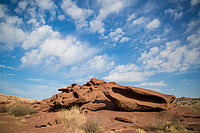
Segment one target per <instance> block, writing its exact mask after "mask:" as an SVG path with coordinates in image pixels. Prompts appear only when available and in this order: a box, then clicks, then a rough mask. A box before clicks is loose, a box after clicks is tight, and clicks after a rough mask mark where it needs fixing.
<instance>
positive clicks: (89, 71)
mask: <svg viewBox="0 0 200 133" xmlns="http://www.w3.org/2000/svg"><path fill="white" fill-rule="evenodd" d="M113 67H114V61H112V60H111V59H110V58H109V57H108V56H107V55H98V56H95V57H94V58H92V59H89V60H88V61H87V62H85V63H83V64H81V65H80V66H73V67H72V68H71V70H70V71H71V72H70V73H71V74H72V75H77V76H84V75H87V76H89V75H90V77H91V76H92V75H95V74H98V73H103V72H106V71H108V70H110V69H112V68H113Z"/></svg>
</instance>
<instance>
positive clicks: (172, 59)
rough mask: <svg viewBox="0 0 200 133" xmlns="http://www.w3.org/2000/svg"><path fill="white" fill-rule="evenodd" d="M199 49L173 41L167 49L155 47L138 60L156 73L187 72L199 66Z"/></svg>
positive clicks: (166, 45) (168, 43) (168, 44)
mask: <svg viewBox="0 0 200 133" xmlns="http://www.w3.org/2000/svg"><path fill="white" fill-rule="evenodd" d="M199 50H200V49H199V48H191V47H189V46H187V45H183V46H181V45H180V41H179V40H176V41H171V42H167V43H166V44H165V48H158V47H153V48H151V49H150V51H149V52H146V51H145V52H144V53H142V54H141V57H140V58H139V59H138V60H139V61H140V60H142V62H143V65H145V68H146V69H149V70H155V71H156V73H161V72H166V73H171V72H175V71H186V70H188V69H189V68H191V67H193V66H195V65H198V64H199V63H198V62H199V60H200V52H199Z"/></svg>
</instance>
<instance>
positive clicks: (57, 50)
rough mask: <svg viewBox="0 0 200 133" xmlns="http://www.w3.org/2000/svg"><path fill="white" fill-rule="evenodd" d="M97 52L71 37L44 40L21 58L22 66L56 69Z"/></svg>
mask: <svg viewBox="0 0 200 133" xmlns="http://www.w3.org/2000/svg"><path fill="white" fill-rule="evenodd" d="M95 52H97V50H96V49H94V48H91V47H89V46H88V45H87V44H85V43H82V42H80V41H79V40H77V38H75V37H73V36H67V37H66V38H64V39H60V38H46V39H45V40H44V41H43V42H42V44H40V45H39V47H38V48H37V49H34V50H32V51H30V52H26V53H25V56H23V57H22V58H21V62H22V65H23V66H27V65H37V64H44V66H46V67H48V66H49V67H50V66H52V67H53V68H55V69H58V68H60V67H63V66H69V65H74V64H76V63H80V62H82V61H84V60H85V59H87V58H88V57H90V56H91V55H93V54H94V53H95Z"/></svg>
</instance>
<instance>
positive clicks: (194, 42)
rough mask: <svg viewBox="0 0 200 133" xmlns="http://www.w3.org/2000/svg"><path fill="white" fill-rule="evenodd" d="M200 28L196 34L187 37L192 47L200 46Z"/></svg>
mask: <svg viewBox="0 0 200 133" xmlns="http://www.w3.org/2000/svg"><path fill="white" fill-rule="evenodd" d="M199 36H200V28H199V29H198V30H197V32H196V33H195V34H192V35H189V36H188V37H187V41H189V42H190V45H192V46H197V45H199V44H200V38H199Z"/></svg>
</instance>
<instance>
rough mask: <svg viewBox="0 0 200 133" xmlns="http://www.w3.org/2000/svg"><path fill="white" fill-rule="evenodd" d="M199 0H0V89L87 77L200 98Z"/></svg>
mask: <svg viewBox="0 0 200 133" xmlns="http://www.w3.org/2000/svg"><path fill="white" fill-rule="evenodd" d="M199 70H200V0H168V1H167V0H76V1H72V0H60V1H57V0H31V1H30V0H0V93H3V94H8V95H15V96H21V97H27V98H48V97H51V95H53V94H55V93H58V92H57V89H58V88H62V87H66V86H68V85H70V84H72V83H74V82H75V83H79V84H83V83H85V82H86V81H88V80H90V78H91V77H96V78H99V79H105V80H106V81H116V82H117V83H119V84H123V85H130V86H137V87H143V88H147V89H152V90H155V91H159V92H162V93H166V94H173V95H175V96H177V97H181V96H186V97H200V71H199Z"/></svg>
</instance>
